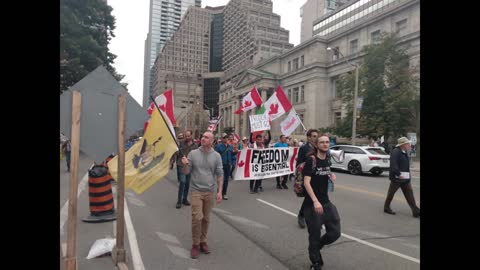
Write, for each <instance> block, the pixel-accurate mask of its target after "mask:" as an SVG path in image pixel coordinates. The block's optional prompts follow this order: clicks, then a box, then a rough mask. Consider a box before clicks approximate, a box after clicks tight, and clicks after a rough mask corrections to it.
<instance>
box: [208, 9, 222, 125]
mask: <svg viewBox="0 0 480 270" xmlns="http://www.w3.org/2000/svg"><path fill="white" fill-rule="evenodd" d="M205 8H206V9H208V10H210V12H211V14H212V22H211V28H210V73H209V74H204V82H203V100H204V102H205V109H211V110H212V116H217V115H218V98H219V95H218V92H219V91H220V77H221V76H222V75H223V73H222V72H221V71H223V69H222V61H223V23H224V13H223V9H224V8H225V6H219V7H209V6H207V7H205Z"/></svg>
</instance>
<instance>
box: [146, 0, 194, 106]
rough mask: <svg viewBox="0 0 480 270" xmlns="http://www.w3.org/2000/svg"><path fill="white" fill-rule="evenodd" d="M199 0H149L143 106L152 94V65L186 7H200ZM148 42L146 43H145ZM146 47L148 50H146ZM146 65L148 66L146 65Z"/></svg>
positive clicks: (147, 102) (175, 28)
mask: <svg viewBox="0 0 480 270" xmlns="http://www.w3.org/2000/svg"><path fill="white" fill-rule="evenodd" d="M201 4H202V1H201V0H150V14H149V21H148V34H147V38H146V40H145V43H146V44H145V60H146V61H147V63H148V65H147V63H145V65H144V76H143V106H144V107H147V106H148V104H150V102H149V98H148V97H149V96H150V95H151V94H152V84H151V82H152V80H153V76H154V74H153V71H152V67H153V65H154V63H155V59H156V58H157V55H158V54H159V53H160V51H161V50H162V48H163V46H164V45H165V43H166V42H167V40H169V38H170V37H171V36H172V35H173V33H174V32H175V31H176V30H177V29H178V26H179V25H180V21H181V19H182V17H183V16H184V14H185V12H186V11H187V9H188V7H190V6H196V7H201ZM147 43H148V44H147ZM147 49H148V50H147ZM147 66H148V67H147Z"/></svg>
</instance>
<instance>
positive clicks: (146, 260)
mask: <svg viewBox="0 0 480 270" xmlns="http://www.w3.org/2000/svg"><path fill="white" fill-rule="evenodd" d="M61 162H62V163H61V166H62V169H63V170H61V171H60V175H61V179H60V180H61V194H60V197H61V206H60V208H62V207H63V206H64V203H65V201H66V198H67V196H68V174H67V173H66V172H65V164H64V163H65V161H64V160H62V161H61ZM90 165H91V163H90V161H89V160H88V159H87V158H86V157H83V158H81V160H80V170H81V171H82V170H83V172H80V173H79V182H81V180H82V177H83V176H84V175H85V173H86V170H87V169H88V167H89V166H90ZM336 173H337V181H336V184H335V191H334V192H333V193H331V194H330V199H331V201H332V202H333V203H334V204H335V205H336V206H337V209H338V211H339V214H340V217H341V226H342V233H343V235H342V237H340V238H339V239H338V240H337V241H336V242H335V243H333V244H331V245H329V246H326V247H325V248H324V249H323V250H322V254H323V258H324V261H325V266H324V269H370V270H375V269H378V270H380V269H382V270H384V269H419V268H420V264H419V259H420V221H419V219H415V218H413V217H412V216H411V213H410V209H409V207H408V205H407V204H406V201H405V198H404V197H403V194H402V193H401V190H399V191H398V192H397V194H396V196H395V198H394V201H393V202H392V209H393V210H394V211H396V212H397V215H395V216H391V215H387V214H384V213H383V203H384V199H385V194H386V191H387V189H388V185H389V180H388V178H387V176H386V175H382V176H370V175H363V176H352V175H350V174H348V173H342V172H336ZM84 183H85V182H84ZM275 184H276V182H275V179H268V180H264V182H263V187H264V192H262V193H259V194H249V186H248V181H232V182H230V184H229V192H228V193H229V194H228V195H229V197H230V199H229V200H228V201H223V202H222V203H220V204H218V205H216V206H215V208H214V210H213V212H212V216H211V225H210V228H209V237H208V242H209V245H210V249H211V250H212V253H211V254H208V255H203V254H201V255H200V257H199V259H196V260H193V259H190V258H189V250H190V246H191V218H190V216H191V211H190V207H189V206H187V207H185V206H184V207H182V208H181V209H175V203H176V196H177V181H176V172H175V169H174V170H172V171H171V172H170V174H169V175H168V176H167V177H166V178H165V179H163V180H162V181H160V182H158V183H157V184H155V185H154V186H153V187H152V188H151V189H149V190H147V191H146V192H145V193H143V194H141V195H137V194H135V193H133V192H132V191H129V190H127V192H126V196H125V197H126V201H127V207H128V215H127V214H126V222H127V223H128V222H129V221H130V222H131V226H128V225H127V226H126V234H125V245H126V248H127V254H128V265H129V269H136V270H139V269H186V270H209V269H309V268H308V267H309V265H310V262H309V259H308V250H307V248H308V240H307V239H308V234H307V231H306V229H300V228H299V227H298V225H297V220H296V217H295V215H296V214H297V213H298V210H299V208H300V205H301V203H302V199H300V198H297V197H296V196H295V194H294V193H293V190H292V188H291V186H292V185H293V183H292V182H289V183H288V186H289V187H290V189H289V190H277V189H275ZM412 184H413V187H414V193H415V198H416V200H417V202H419V200H420V197H419V188H420V179H418V178H415V179H413V181H412ZM80 185H81V184H80ZM87 188H88V186H87ZM114 192H115V188H114ZM78 209H79V210H78V211H79V214H78V216H79V217H78V221H77V230H78V236H77V237H78V239H77V243H78V244H77V246H78V249H77V256H78V260H79V269H114V265H113V263H112V260H111V258H110V257H102V258H97V259H92V260H86V259H85V257H86V255H87V254H88V251H89V249H90V247H91V245H92V243H93V241H95V240H96V239H99V238H103V237H105V236H113V233H114V232H115V229H114V223H112V222H108V223H100V224H88V223H84V222H82V221H81V218H82V217H84V216H85V215H88V213H89V212H88V193H87V192H86V191H85V189H84V190H83V191H82V192H81V193H80V196H79V206H78ZM65 218H66V216H65V215H64V217H63V219H65ZM64 223H65V222H64ZM61 224H62V222H61ZM128 227H130V228H128ZM63 228H64V231H65V232H66V225H65V226H64V227H63ZM65 232H64V233H62V234H61V241H62V242H63V243H64V242H65V241H66V236H65V235H66V233H65ZM133 234H134V235H135V237H134V236H133Z"/></svg>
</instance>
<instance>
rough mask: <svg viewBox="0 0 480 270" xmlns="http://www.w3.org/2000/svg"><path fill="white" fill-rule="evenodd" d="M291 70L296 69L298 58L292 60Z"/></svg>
mask: <svg viewBox="0 0 480 270" xmlns="http://www.w3.org/2000/svg"><path fill="white" fill-rule="evenodd" d="M293 69H294V70H297V69H298V58H295V59H293Z"/></svg>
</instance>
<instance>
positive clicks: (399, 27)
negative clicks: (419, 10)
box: [395, 19, 407, 34]
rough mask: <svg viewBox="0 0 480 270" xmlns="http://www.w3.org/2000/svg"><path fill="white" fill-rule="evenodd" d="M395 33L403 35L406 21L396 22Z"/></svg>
mask: <svg viewBox="0 0 480 270" xmlns="http://www.w3.org/2000/svg"><path fill="white" fill-rule="evenodd" d="M395 25H396V27H395V33H397V34H403V33H404V32H405V29H407V19H403V20H401V21H398V22H396V24H395Z"/></svg>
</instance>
